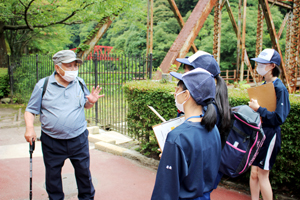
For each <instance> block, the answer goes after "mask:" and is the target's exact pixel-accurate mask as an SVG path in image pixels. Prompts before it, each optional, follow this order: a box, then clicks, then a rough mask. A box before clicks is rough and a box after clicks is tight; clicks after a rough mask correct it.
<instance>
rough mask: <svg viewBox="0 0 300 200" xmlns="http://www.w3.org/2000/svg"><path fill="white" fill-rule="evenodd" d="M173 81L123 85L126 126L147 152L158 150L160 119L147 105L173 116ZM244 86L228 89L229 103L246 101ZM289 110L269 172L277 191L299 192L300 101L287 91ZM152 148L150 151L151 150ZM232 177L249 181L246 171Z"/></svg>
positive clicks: (233, 104)
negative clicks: (125, 103)
mask: <svg viewBox="0 0 300 200" xmlns="http://www.w3.org/2000/svg"><path fill="white" fill-rule="evenodd" d="M175 86H176V84H175V83H166V84H162V83H160V82H155V81H134V82H128V83H126V84H125V85H124V88H125V95H126V98H127V101H128V108H129V111H128V116H127V117H128V128H129V133H130V134H131V136H133V137H134V138H137V139H139V140H140V141H141V143H142V146H143V149H146V152H147V154H151V153H158V152H157V148H158V145H157V141H156V139H155V136H154V132H153V130H152V126H153V125H156V124H159V123H161V120H160V119H159V118H158V117H157V116H156V115H155V114H154V113H153V112H152V111H151V110H150V109H149V108H148V107H147V105H151V106H153V107H154V108H155V109H156V110H157V111H158V112H159V113H160V114H161V115H162V116H163V117H164V118H165V119H166V120H168V119H171V118H175V117H176V106H175V102H174V96H173V94H172V92H174V87H175ZM248 101H249V98H248V94H247V90H241V89H229V103H230V106H231V107H234V106H238V105H247V104H248ZM290 102H291V111H290V114H289V116H288V118H287V120H286V122H285V123H284V124H283V125H282V126H281V129H282V130H281V139H282V146H281V151H280V153H279V154H278V156H277V160H276V163H275V165H274V166H273V169H272V170H271V172H270V181H271V184H272V187H273V189H274V190H276V193H278V192H281V193H288V194H295V195H299V191H298V188H300V180H299V179H298V177H300V168H299V166H300V165H299V164H300V162H299V157H300V134H299V133H298V130H299V129H300V117H299V116H300V101H299V97H296V96H294V95H290ZM151 151H152V152H151ZM233 181H235V182H236V181H242V182H243V183H246V184H248V181H249V171H248V172H247V173H245V174H243V175H242V176H240V177H238V178H237V179H233Z"/></svg>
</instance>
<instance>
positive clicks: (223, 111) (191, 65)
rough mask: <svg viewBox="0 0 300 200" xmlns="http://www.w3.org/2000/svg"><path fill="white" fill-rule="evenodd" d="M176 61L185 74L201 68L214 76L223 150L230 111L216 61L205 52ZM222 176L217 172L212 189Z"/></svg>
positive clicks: (204, 198)
mask: <svg viewBox="0 0 300 200" xmlns="http://www.w3.org/2000/svg"><path fill="white" fill-rule="evenodd" d="M176 60H177V61H178V62H180V63H182V64H184V65H183V68H184V71H185V73H186V72H188V71H191V70H193V69H195V68H202V69H206V70H207V71H209V72H210V73H211V74H212V75H213V76H214V78H215V82H216V96H215V101H214V104H213V105H214V106H215V109H216V112H217V123H216V125H217V127H218V129H219V132H220V136H221V143H222V148H223V147H224V145H225V143H226V137H227V136H226V133H227V132H228V131H229V129H230V125H231V111H230V106H229V102H228V90H227V85H226V83H225V81H224V79H223V78H222V77H221V76H220V73H221V71H220V67H219V65H218V63H217V61H216V60H215V59H214V57H213V56H212V55H211V54H209V53H207V52H205V51H197V52H196V53H195V54H193V55H192V56H190V57H186V58H177V59H176ZM205 110H206V107H205V106H204V111H205ZM222 176H223V173H222V172H218V176H217V179H216V182H215V186H214V189H216V188H217V186H218V184H219V182H220V181H221V178H222ZM208 199H210V195H209V194H208V193H207V194H206V195H205V196H204V197H202V198H201V200H208Z"/></svg>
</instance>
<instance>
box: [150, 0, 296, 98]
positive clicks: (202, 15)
mask: <svg viewBox="0 0 300 200" xmlns="http://www.w3.org/2000/svg"><path fill="white" fill-rule="evenodd" d="M168 1H169V3H170V6H171V8H172V10H173V11H174V14H175V17H176V18H177V19H179V18H180V16H181V15H180V12H179V10H178V8H177V6H176V4H175V1H173V0H168ZM283 1H284V0H258V2H259V5H258V18H257V40H256V56H257V54H258V53H259V52H260V51H261V50H262V38H263V37H262V33H263V32H262V26H263V22H264V21H265V22H266V24H267V28H268V31H269V34H270V38H271V41H272V48H274V49H276V50H277V51H278V52H279V54H280V56H281V60H282V62H281V65H280V68H281V70H282V72H283V74H282V75H283V77H282V78H283V82H284V83H285V84H286V86H287V89H288V91H289V92H290V93H292V92H295V91H296V90H297V88H299V87H300V76H299V72H298V71H299V67H298V66H299V65H300V57H299V52H300V17H299V16H300V0H286V1H289V2H292V3H290V4H291V5H290V4H289V3H284V2H283ZM269 4H270V6H273V5H276V6H280V7H281V8H284V9H287V10H288V14H287V15H286V16H285V19H284V20H283V23H282V25H281V27H280V30H279V31H278V32H277V30H275V26H274V23H273V19H272V14H271V11H270V6H269ZM246 5H247V0H239V11H240V15H241V14H242V12H243V17H241V16H240V17H239V18H238V25H239V26H238V25H237V23H236V20H235V19H234V16H233V14H232V11H231V8H230V4H229V0H201V1H200V0H199V1H198V3H197V5H196V6H195V8H194V10H193V12H192V14H191V15H190V17H189V19H188V20H187V22H186V23H185V24H184V22H181V21H180V20H178V22H179V24H180V25H181V27H182V30H181V31H180V33H179V35H178V36H177V38H176V40H175V41H174V43H173V45H172V46H171V48H170V50H169V52H168V53H167V55H166V57H165V58H164V60H163V61H162V63H161V65H160V69H161V71H162V72H163V73H168V72H169V68H170V66H171V65H172V64H175V65H176V66H177V68H178V67H179V63H178V62H177V61H176V58H182V57H184V56H185V55H186V53H187V52H188V50H189V49H190V47H191V45H192V44H193V41H194V39H195V37H196V36H197V34H198V33H199V31H200V30H201V27H202V25H203V23H204V22H205V20H206V17H207V15H208V14H209V13H210V12H211V10H212V8H213V7H214V8H215V10H214V45H213V55H214V57H215V58H216V60H217V61H218V62H219V59H220V45H221V44H220V36H221V34H220V31H221V20H220V19H221V15H222V12H221V11H222V7H223V6H225V7H226V10H227V12H228V14H229V16H230V20H231V22H232V25H233V28H234V31H235V33H236V35H237V39H238V44H237V50H238V52H239V50H240V51H241V52H240V53H238V55H237V56H238V60H237V73H238V74H240V80H243V73H244V70H243V68H244V64H246V65H247V68H248V70H249V73H250V74H251V76H252V79H253V81H254V82H255V83H256V81H257V80H258V81H259V80H261V77H260V76H258V75H257V74H256V73H255V70H253V68H252V66H251V64H250V60H249V58H248V55H247V50H246V47H245V40H246V38H245V35H246V26H245V25H246ZM242 7H243V9H242ZM242 10H243V11H242ZM242 23H243V28H242V27H241V26H240V25H241V24H242ZM286 24H287V28H286V29H287V36H286V53H285V59H284V58H283V56H282V53H281V48H280V44H279V38H280V36H281V33H282V31H283V29H284V27H285V26H286ZM241 29H242V30H241ZM240 57H241V59H240ZM240 65H241V66H240ZM255 67H256V66H255ZM161 71H157V73H156V76H155V78H156V79H157V78H160V77H161V73H162V72H161ZM239 71H240V72H239Z"/></svg>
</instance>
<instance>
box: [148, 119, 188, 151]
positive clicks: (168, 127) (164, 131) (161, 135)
mask: <svg viewBox="0 0 300 200" xmlns="http://www.w3.org/2000/svg"><path fill="white" fill-rule="evenodd" d="M184 120H185V117H184V116H182V117H177V118H174V119H170V120H168V121H166V122H163V123H161V124H157V125H155V126H152V129H153V131H154V134H155V137H156V139H157V142H158V145H159V148H160V149H161V151H163V149H164V146H165V142H166V139H167V136H168V133H169V132H170V131H172V130H173V129H174V128H176V127H177V126H179V125H180V124H182V123H183V122H184Z"/></svg>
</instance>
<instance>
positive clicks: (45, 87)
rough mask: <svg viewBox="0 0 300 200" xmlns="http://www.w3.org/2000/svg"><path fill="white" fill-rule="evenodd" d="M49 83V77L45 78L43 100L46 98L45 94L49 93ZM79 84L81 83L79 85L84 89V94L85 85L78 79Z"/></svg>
mask: <svg viewBox="0 0 300 200" xmlns="http://www.w3.org/2000/svg"><path fill="white" fill-rule="evenodd" d="M48 81H49V76H47V77H46V78H45V82H44V85H43V93H42V98H43V97H44V95H45V92H46V91H47V86H48ZM78 82H79V85H80V87H81V89H82V92H83V93H84V89H83V83H81V81H80V80H79V79H78Z"/></svg>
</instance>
